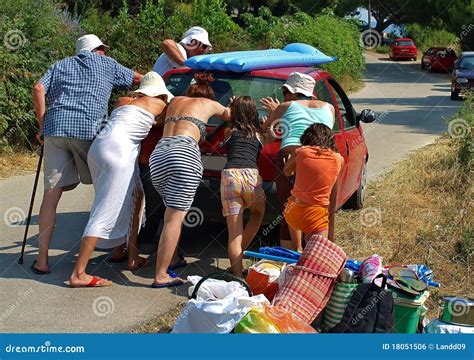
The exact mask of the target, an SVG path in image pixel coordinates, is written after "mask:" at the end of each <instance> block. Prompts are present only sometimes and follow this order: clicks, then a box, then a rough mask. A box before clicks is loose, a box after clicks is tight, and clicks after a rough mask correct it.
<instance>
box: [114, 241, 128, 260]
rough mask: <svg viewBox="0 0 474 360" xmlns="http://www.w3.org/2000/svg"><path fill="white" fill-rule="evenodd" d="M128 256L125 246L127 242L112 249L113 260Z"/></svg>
mask: <svg viewBox="0 0 474 360" xmlns="http://www.w3.org/2000/svg"><path fill="white" fill-rule="evenodd" d="M126 256H127V249H126V248H125V244H123V245H120V246H117V247H116V248H115V249H114V250H113V251H112V256H111V257H110V260H111V261H117V260H122V259H124V258H125V257H126Z"/></svg>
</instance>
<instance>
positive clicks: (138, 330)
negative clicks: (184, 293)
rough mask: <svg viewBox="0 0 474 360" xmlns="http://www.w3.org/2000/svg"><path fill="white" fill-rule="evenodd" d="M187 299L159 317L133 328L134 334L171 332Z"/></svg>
mask: <svg viewBox="0 0 474 360" xmlns="http://www.w3.org/2000/svg"><path fill="white" fill-rule="evenodd" d="M185 305H186V301H183V302H181V303H179V304H178V305H176V306H175V307H174V308H173V309H171V310H170V311H168V312H167V313H165V314H163V315H162V316H160V317H159V318H156V319H153V320H150V321H147V322H144V323H142V324H139V325H138V326H136V327H134V328H133V329H132V330H131V333H133V334H154V333H170V332H171V330H172V329H173V326H174V323H175V322H176V319H177V318H178V316H179V314H181V311H182V310H183V309H184V307H185Z"/></svg>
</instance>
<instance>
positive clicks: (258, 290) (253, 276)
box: [245, 260, 284, 301]
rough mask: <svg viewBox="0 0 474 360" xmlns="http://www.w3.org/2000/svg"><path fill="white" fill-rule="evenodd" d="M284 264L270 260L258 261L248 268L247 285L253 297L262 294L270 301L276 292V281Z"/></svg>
mask: <svg viewBox="0 0 474 360" xmlns="http://www.w3.org/2000/svg"><path fill="white" fill-rule="evenodd" d="M283 266H284V264H283V263H279V262H276V261H270V260H260V261H259V262H257V263H256V264H255V265H252V266H251V267H250V268H249V272H248V274H247V278H246V279H245V280H246V281H247V284H248V285H249V287H250V289H251V290H252V293H253V294H254V295H259V294H263V295H265V297H266V298H267V299H268V300H269V301H272V299H273V297H274V296H275V294H276V292H277V291H278V288H279V286H278V279H279V278H280V274H281V271H282V269H283Z"/></svg>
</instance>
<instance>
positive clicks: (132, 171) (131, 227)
mask: <svg viewBox="0 0 474 360" xmlns="http://www.w3.org/2000/svg"><path fill="white" fill-rule="evenodd" d="M172 97H173V95H172V94H171V93H170V92H169V91H168V90H167V89H166V85H165V83H164V81H163V79H162V78H161V76H160V75H158V74H157V73H155V72H149V73H147V74H146V75H145V76H144V77H143V79H142V81H141V83H140V87H139V88H138V89H137V90H136V91H134V92H132V93H130V95H129V96H128V97H123V98H120V99H119V100H118V101H117V104H116V107H115V110H114V111H112V114H111V116H110V120H109V122H108V123H107V125H106V126H105V127H104V129H103V130H102V131H101V132H100V133H99V135H98V136H97V137H96V139H95V140H94V142H93V143H92V145H91V148H90V150H89V154H88V157H87V162H88V165H89V168H90V171H91V176H92V182H93V184H94V189H95V198H94V203H93V205H92V210H91V212H90V218H89V222H88V223H87V226H86V229H85V230H84V234H83V238H82V242H81V248H80V251H79V257H78V259H77V263H76V266H75V268H74V271H73V273H72V275H71V279H70V285H71V286H72V287H98V286H109V285H111V284H112V283H111V282H110V281H108V280H106V279H101V278H99V277H96V276H91V275H88V274H87V273H86V267H87V263H88V261H89V259H90V256H91V255H92V252H93V251H94V249H95V247H96V245H98V247H100V248H114V247H116V246H118V245H121V244H123V243H125V242H126V241H127V240H128V251H129V258H128V269H129V270H132V271H134V270H138V269H139V268H140V267H142V266H144V265H145V264H146V263H147V259H144V258H141V257H139V256H138V253H137V249H136V238H137V231H138V227H139V223H140V212H141V208H142V201H143V193H142V190H141V182H140V177H139V171H138V164H137V157H138V153H139V151H140V143H141V141H142V140H143V139H144V138H145V137H146V136H147V134H148V132H149V131H150V129H151V127H152V126H153V125H154V124H156V121H155V118H157V117H160V115H161V114H162V113H164V111H165V108H166V103H167V102H168V101H169V100H171V98H172Z"/></svg>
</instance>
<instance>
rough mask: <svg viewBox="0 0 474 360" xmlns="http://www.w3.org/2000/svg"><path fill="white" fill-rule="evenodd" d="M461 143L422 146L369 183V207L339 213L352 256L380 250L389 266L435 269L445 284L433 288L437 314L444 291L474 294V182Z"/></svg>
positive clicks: (341, 238) (341, 240)
mask: <svg viewBox="0 0 474 360" xmlns="http://www.w3.org/2000/svg"><path fill="white" fill-rule="evenodd" d="M459 147H460V144H459V143H457V142H454V141H453V140H450V139H447V138H441V139H440V140H438V141H437V142H436V143H435V144H432V145H428V146H426V147H424V148H422V149H421V150H419V151H417V152H416V153H414V154H412V155H411V156H409V157H408V158H407V159H406V160H404V161H401V162H400V163H398V164H397V165H396V166H395V168H394V170H393V171H391V172H390V173H389V174H387V175H385V176H384V177H383V178H382V179H380V180H378V181H376V182H374V183H371V184H370V185H369V187H368V190H367V198H366V204H365V209H363V210H361V211H352V212H350V211H346V212H339V213H338V214H337V218H336V221H337V223H336V236H337V243H338V244H339V245H340V246H342V247H343V248H344V250H345V251H346V252H347V254H348V255H349V256H350V257H352V258H355V259H364V258H365V257H367V256H369V255H371V254H373V253H377V254H379V255H381V256H382V257H383V258H384V264H386V265H391V264H415V263H421V264H426V265H428V266H429V267H430V268H431V269H432V270H433V271H434V274H435V280H436V281H439V282H441V283H442V287H441V288H440V289H436V288H431V299H430V301H429V304H428V305H430V309H431V314H433V311H434V310H435V309H436V306H435V302H436V300H437V299H439V297H440V296H444V295H464V296H470V297H472V295H473V286H472V266H473V262H472V255H473V245H474V243H473V237H474V213H473V211H472V207H473V205H474V202H473V197H472V195H473V182H472V172H471V173H470V172H469V169H466V168H465V167H463V166H461V165H460V162H459V159H458V154H459ZM364 224H365V225H364ZM367 225H369V226H367ZM370 225H373V226H370Z"/></svg>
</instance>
